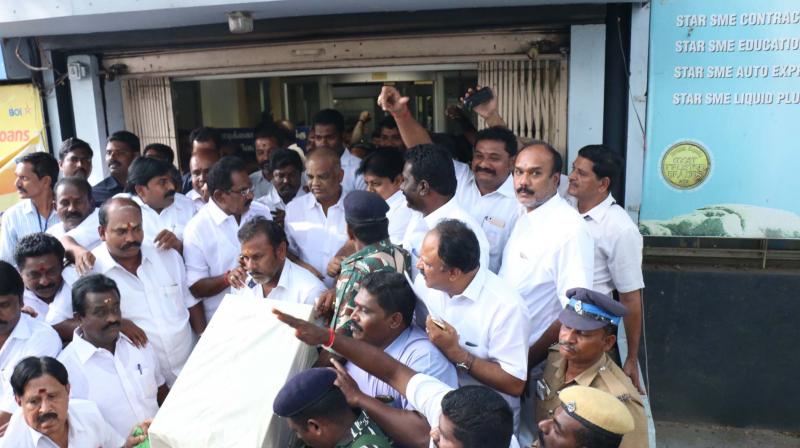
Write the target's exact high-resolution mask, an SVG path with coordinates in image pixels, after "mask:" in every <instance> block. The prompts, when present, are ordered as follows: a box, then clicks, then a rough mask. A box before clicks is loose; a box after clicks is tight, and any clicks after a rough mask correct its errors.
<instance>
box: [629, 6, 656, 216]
mask: <svg viewBox="0 0 800 448" xmlns="http://www.w3.org/2000/svg"><path fill="white" fill-rule="evenodd" d="M649 43H650V5H649V4H648V5H644V6H637V5H634V6H633V10H632V13H631V56H630V58H631V60H630V69H631V78H630V95H629V97H628V152H627V155H626V157H625V164H626V166H625V170H626V171H625V209H626V210H627V212H628V214H629V215H630V216H631V219H633V221H634V222H639V208H640V207H641V204H642V172H643V171H644V151H645V132H644V126H645V124H646V121H645V118H646V113H647V110H646V109H647V61H648V60H647V55H648V51H649V48H648V45H649Z"/></svg>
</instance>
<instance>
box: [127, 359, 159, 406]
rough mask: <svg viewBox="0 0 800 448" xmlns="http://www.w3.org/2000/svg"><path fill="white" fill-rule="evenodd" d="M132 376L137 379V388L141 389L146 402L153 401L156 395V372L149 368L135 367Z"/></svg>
mask: <svg viewBox="0 0 800 448" xmlns="http://www.w3.org/2000/svg"><path fill="white" fill-rule="evenodd" d="M133 374H134V376H136V377H137V378H138V379H139V387H141V388H142V396H144V397H145V398H147V399H148V400H150V399H152V400H155V399H156V396H157V394H158V384H156V372H155V370H154V369H153V368H152V367H150V366H143V365H141V364H137V365H136V371H134V372H133Z"/></svg>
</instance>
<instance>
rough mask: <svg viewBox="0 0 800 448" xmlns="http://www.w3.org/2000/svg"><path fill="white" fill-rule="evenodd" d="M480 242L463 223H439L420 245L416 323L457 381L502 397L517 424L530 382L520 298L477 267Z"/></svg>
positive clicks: (415, 283) (485, 268)
mask: <svg viewBox="0 0 800 448" xmlns="http://www.w3.org/2000/svg"><path fill="white" fill-rule="evenodd" d="M478 252H479V249H478V241H477V238H475V235H474V233H473V232H472V230H470V229H469V228H468V227H467V226H466V225H464V223H462V222H460V221H457V220H453V219H446V220H444V221H441V222H439V224H437V225H436V227H434V228H433V229H432V230H431V231H430V232H428V235H426V236H425V240H424V242H423V243H422V252H421V253H420V257H419V261H418V263H417V267H418V268H419V271H420V275H419V276H417V279H416V281H415V282H414V290H415V291H416V293H417V296H418V297H419V301H418V302H417V309H416V313H417V316H416V318H417V319H416V322H417V325H419V326H421V327H424V328H425V329H426V331H427V332H428V336H429V337H430V339H431V342H433V343H434V345H436V346H437V347H439V349H440V350H441V351H442V353H444V355H445V356H446V357H447V358H448V359H449V360H450V361H451V362H452V363H453V364H455V365H456V367H458V383H459V385H461V386H465V385H468V384H483V385H486V386H488V387H491V388H493V389H494V390H496V391H498V392H500V393H501V395H503V398H505V399H506V401H508V404H509V405H510V406H511V409H512V410H513V411H514V415H515V418H514V420H515V422H517V421H518V413H519V396H520V395H521V394H522V391H523V389H524V387H525V381H526V380H527V378H528V369H527V365H528V364H527V352H528V345H527V339H528V325H527V321H526V318H525V317H526V315H525V311H524V307H523V304H522V300H521V298H520V297H519V295H518V294H516V293H515V292H514V290H513V289H511V288H510V287H508V286H507V285H506V284H505V283H504V282H503V281H501V280H500V278H499V277H497V275H495V274H494V273H492V272H491V271H490V270H489V269H488V268H487V267H484V266H480V265H479V263H478V259H479V258H478Z"/></svg>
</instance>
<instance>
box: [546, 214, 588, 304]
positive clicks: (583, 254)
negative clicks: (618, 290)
mask: <svg viewBox="0 0 800 448" xmlns="http://www.w3.org/2000/svg"><path fill="white" fill-rule="evenodd" d="M555 264H556V269H557V272H556V288H557V289H556V293H557V294H558V300H559V301H560V302H561V307H562V308H563V307H565V306H567V302H569V299H567V290H568V289H571V288H588V289H592V286H593V283H592V281H593V279H594V240H593V239H592V235H591V234H590V233H589V230H588V229H587V228H586V225H585V224H584V223H581V226H580V228H579V229H578V231H577V232H576V234H575V235H573V237H572V238H567V239H566V240H565V241H564V242H563V244H561V249H560V250H559V251H558V254H557V255H556V260H555Z"/></svg>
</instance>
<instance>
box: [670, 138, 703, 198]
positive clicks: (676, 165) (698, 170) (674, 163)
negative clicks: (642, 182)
mask: <svg viewBox="0 0 800 448" xmlns="http://www.w3.org/2000/svg"><path fill="white" fill-rule="evenodd" d="M710 170H711V158H710V157H709V156H708V152H707V151H706V150H705V148H703V147H702V146H700V145H699V144H697V143H694V142H681V143H678V144H675V145H673V146H672V147H670V148H669V149H668V150H667V152H666V153H664V157H662V158H661V175H662V176H663V177H664V180H666V181H667V182H668V183H669V184H670V185H672V186H673V187H675V188H680V189H681V190H690V189H692V188H695V187H697V186H698V185H700V184H701V183H703V181H704V180H706V178H707V177H708V173H709V171H710Z"/></svg>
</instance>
